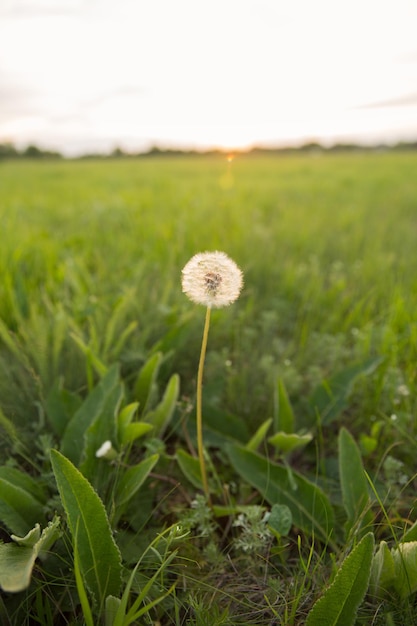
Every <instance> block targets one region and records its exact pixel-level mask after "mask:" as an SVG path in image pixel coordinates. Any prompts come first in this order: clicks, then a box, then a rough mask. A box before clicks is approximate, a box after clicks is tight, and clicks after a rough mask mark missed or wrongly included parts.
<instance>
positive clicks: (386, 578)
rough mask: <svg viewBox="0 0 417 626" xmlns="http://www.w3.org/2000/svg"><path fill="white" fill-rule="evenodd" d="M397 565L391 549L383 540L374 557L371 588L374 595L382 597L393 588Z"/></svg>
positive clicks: (370, 581)
mask: <svg viewBox="0 0 417 626" xmlns="http://www.w3.org/2000/svg"><path fill="white" fill-rule="evenodd" d="M394 583H395V566H394V559H393V557H392V554H391V550H390V549H389V548H388V544H387V542H386V541H381V543H380V544H379V548H378V550H377V552H376V553H375V555H374V558H373V559H372V566H371V576H370V580H369V589H370V592H371V594H372V595H373V596H374V597H381V596H383V595H385V594H386V593H389V592H390V590H392V589H393V587H394Z"/></svg>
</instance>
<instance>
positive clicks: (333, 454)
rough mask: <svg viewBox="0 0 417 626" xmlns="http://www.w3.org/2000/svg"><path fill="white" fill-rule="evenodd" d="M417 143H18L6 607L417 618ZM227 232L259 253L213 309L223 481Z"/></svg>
mask: <svg viewBox="0 0 417 626" xmlns="http://www.w3.org/2000/svg"><path fill="white" fill-rule="evenodd" d="M416 169H417V155H416V154H413V153H411V152H410V153H406V152H404V153H400V152H398V153H394V152H385V153H360V152H358V153H350V154H347V153H345V154H343V153H340V154H332V155H330V154H326V155H320V154H315V155H308V154H304V155H303V154H298V155H295V154H294V155H287V156H263V157H255V156H243V155H242V156H238V157H236V158H235V159H234V160H227V159H226V158H224V159H223V158H221V157H217V158H215V157H204V156H201V157H198V158H197V157H196V158H177V159H175V158H162V157H159V158H154V159H152V158H147V159H145V158H143V159H135V160H128V159H115V160H102V161H98V160H97V161H88V160H85V161H62V162H61V161H39V162H36V161H15V162H12V161H9V162H2V163H0V220H1V246H0V277H1V280H0V432H1V439H0V454H1V464H2V465H1V467H0V522H1V529H2V530H1V535H2V538H3V541H4V542H5V543H4V544H3V545H0V586H1V587H2V588H3V590H4V593H3V595H2V596H1V597H0V616H1V617H2V620H3V621H2V623H4V624H6V625H7V624H12V625H14V624H19V625H22V626H23V625H29V624H35V623H41V624H51V625H52V624H54V625H60V624H74V625H75V624H80V625H81V624H87V626H92V625H93V624H98V623H105V624H106V626H122V625H123V626H127V625H128V624H161V625H168V624H175V625H176V626H180V625H181V624H189V625H199V626H200V625H203V624H210V625H214V624H218V625H220V624H280V625H282V626H288V625H291V624H294V625H298V624H304V623H307V624H308V626H315V625H317V626H326V624H338V625H339V626H342V625H345V624H354V623H356V624H378V625H379V624H381V625H382V624H398V625H400V624H401V625H404V624H406V625H407V624H414V623H415V622H416V620H417V609H416V607H415V596H414V592H415V591H416V590H417V543H416V542H417V525H416V528H414V523H415V522H416V519H417V518H416V510H415V507H416V497H415V493H416V475H415V472H416V463H415V459H416V456H417V455H416V447H417V446H416V435H417V425H416V421H415V410H416V402H415V391H416V384H417V380H416V363H417V360H416V357H417V324H416V321H417V255H416V236H417V178H416V176H415V172H416ZM205 250H223V251H225V252H226V253H227V254H228V255H229V256H230V257H231V258H232V259H234V261H235V262H236V263H237V264H238V265H239V266H240V268H241V269H242V271H243V273H244V288H243V290H242V293H241V296H240V298H239V299H238V300H237V301H236V302H235V303H234V304H232V305H231V306H230V307H227V308H224V309H214V310H213V312H212V320H211V328H210V332H209V339H208V349H207V355H206V361H205V370H204V388H203V419H204V445H205V447H206V463H207V464H208V468H209V482H210V492H211V496H210V499H209V500H208V499H207V498H205V497H204V496H203V495H202V493H203V490H202V482H201V473H200V466H199V463H198V460H197V456H196V455H197V453H196V432H195V395H196V380H197V367H198V361H199V355H200V347H201V337H202V332H203V324H204V314H205V311H204V308H203V307H200V306H198V305H194V304H193V303H192V302H190V301H189V300H188V299H187V298H186V297H185V295H184V294H183V293H182V291H181V270H182V268H183V266H184V265H185V264H186V263H187V261H188V260H189V259H190V258H191V257H192V256H193V255H194V254H195V253H197V252H200V251H205ZM107 440H110V441H111V442H112V445H113V447H112V448H111V450H110V451H109V452H108V454H107V456H105V457H100V458H99V457H97V456H96V454H95V452H96V451H97V449H98V448H99V447H100V446H101V444H102V443H103V442H105V441H107ZM91 487H93V488H94V489H92V488H91ZM77 494H83V495H82V497H81V496H80V497H78V495H77ZM97 494H98V495H97ZM102 503H103V504H104V507H103V504H102ZM80 520H81V521H80ZM36 524H40V527H39V526H36ZM19 537H20V538H23V537H25V539H24V540H23V539H19ZM136 565H137V567H136V569H134V568H135V566H136ZM103 572H106V576H105V575H104V573H103ZM332 581H334V584H333V586H330V583H331V582H332ZM332 590H333V591H332ZM332 593H333V596H332ZM334 594H336V596H334ZM320 598H321V600H320V601H319V599H320ZM335 598H336V600H335ZM341 605H342V606H343V607H344V609H343V610H341ZM326 620H328V621H326ZM355 620H356V621H355Z"/></svg>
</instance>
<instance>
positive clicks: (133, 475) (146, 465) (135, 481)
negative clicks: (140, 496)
mask: <svg viewBox="0 0 417 626" xmlns="http://www.w3.org/2000/svg"><path fill="white" fill-rule="evenodd" d="M158 459H159V455H158V454H152V456H150V457H148V458H147V459H144V460H143V461H141V462H140V463H138V464H137V465H135V466H134V467H129V469H127V470H126V471H125V472H124V473H123V476H122V478H121V479H120V481H119V483H118V485H117V488H116V497H115V501H116V509H117V507H120V506H122V505H123V504H125V503H126V502H128V501H129V500H130V499H131V498H132V497H133V496H134V495H135V493H136V492H137V491H138V489H140V487H141V486H142V485H143V483H144V482H145V480H146V479H147V477H148V476H149V473H150V472H151V471H152V470H153V468H154V467H155V465H156V463H157V462H158Z"/></svg>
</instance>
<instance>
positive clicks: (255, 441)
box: [246, 417, 272, 451]
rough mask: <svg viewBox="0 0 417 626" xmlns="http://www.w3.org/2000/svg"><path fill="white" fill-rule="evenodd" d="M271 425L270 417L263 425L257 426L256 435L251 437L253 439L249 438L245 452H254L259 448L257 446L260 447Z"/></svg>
mask: <svg viewBox="0 0 417 626" xmlns="http://www.w3.org/2000/svg"><path fill="white" fill-rule="evenodd" d="M271 424H272V417H270V418H269V419H267V420H265V421H264V422H263V424H261V425H260V426H259V428H258V430H257V431H256V433H255V434H254V435H253V437H251V439H250V440H249V441H248V443H247V444H246V449H247V450H253V451H256V450H257V449H258V448H259V446H260V445H261V443H262V442H263V441H264V439H265V437H266V433H267V432H268V430H269V429H270V428H271Z"/></svg>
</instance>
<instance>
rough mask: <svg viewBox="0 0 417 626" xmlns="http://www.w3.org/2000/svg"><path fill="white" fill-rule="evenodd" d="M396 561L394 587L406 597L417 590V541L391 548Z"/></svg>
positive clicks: (399, 593)
mask: <svg viewBox="0 0 417 626" xmlns="http://www.w3.org/2000/svg"><path fill="white" fill-rule="evenodd" d="M391 554H392V558H393V561H394V570H395V579H394V580H395V582H394V587H395V590H396V592H397V593H398V595H399V596H400V598H402V599H405V598H406V597H407V596H409V595H410V594H411V593H414V592H415V591H417V541H407V543H400V544H398V547H397V548H394V549H392V550H391Z"/></svg>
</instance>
